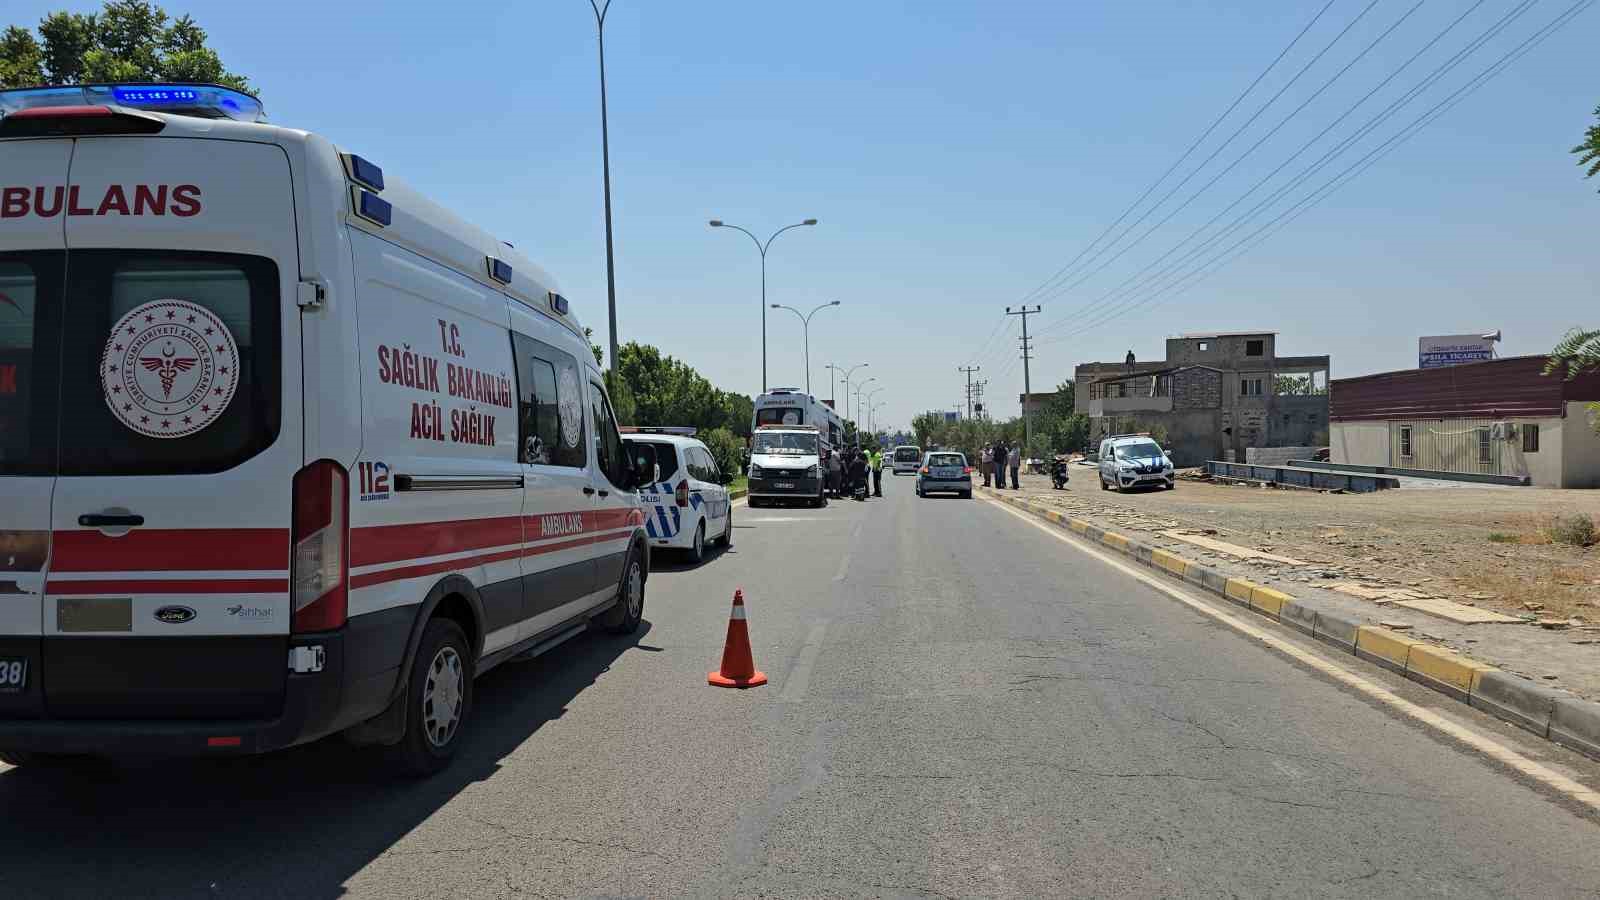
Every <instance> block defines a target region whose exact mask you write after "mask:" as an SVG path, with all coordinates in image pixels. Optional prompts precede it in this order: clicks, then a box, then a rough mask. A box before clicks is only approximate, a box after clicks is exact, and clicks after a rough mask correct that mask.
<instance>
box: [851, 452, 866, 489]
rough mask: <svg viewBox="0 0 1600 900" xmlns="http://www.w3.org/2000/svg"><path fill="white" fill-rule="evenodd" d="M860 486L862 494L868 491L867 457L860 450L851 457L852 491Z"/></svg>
mask: <svg viewBox="0 0 1600 900" xmlns="http://www.w3.org/2000/svg"><path fill="white" fill-rule="evenodd" d="M858 488H859V489H860V490H861V492H862V494H865V493H866V492H867V457H866V454H863V453H861V452H860V451H856V453H855V455H853V456H851V457H850V491H851V492H852V493H854V492H855V491H856V490H857V489H858ZM863 499H865V498H864V497H863Z"/></svg>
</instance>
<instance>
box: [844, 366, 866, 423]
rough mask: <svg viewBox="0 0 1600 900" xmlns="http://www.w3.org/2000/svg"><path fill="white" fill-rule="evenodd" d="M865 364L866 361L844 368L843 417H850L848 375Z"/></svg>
mask: <svg viewBox="0 0 1600 900" xmlns="http://www.w3.org/2000/svg"><path fill="white" fill-rule="evenodd" d="M866 365H867V363H857V364H856V365H853V366H851V367H850V368H848V369H845V370H844V417H845V418H846V419H848V418H850V376H851V375H853V374H855V371H856V370H857V369H859V368H862V367H863V366H866Z"/></svg>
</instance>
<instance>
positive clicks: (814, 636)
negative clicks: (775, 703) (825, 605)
mask: <svg viewBox="0 0 1600 900" xmlns="http://www.w3.org/2000/svg"><path fill="white" fill-rule="evenodd" d="M827 630H828V620H827V619H823V620H822V621H820V622H818V623H817V624H815V625H813V626H811V633H810V634H808V635H806V643H805V646H804V647H801V648H800V657H799V658H798V659H796V660H795V663H794V669H793V670H791V671H790V672H789V679H788V681H786V682H784V685H783V693H782V694H780V695H779V696H778V699H779V700H784V701H788V702H794V701H797V700H804V699H805V698H806V689H807V688H809V687H811V672H812V670H813V669H815V668H816V667H817V656H818V655H819V654H820V653H822V636H823V635H824V634H825V633H826V632H827Z"/></svg>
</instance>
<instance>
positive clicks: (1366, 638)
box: [1356, 625, 1420, 675]
mask: <svg viewBox="0 0 1600 900" xmlns="http://www.w3.org/2000/svg"><path fill="white" fill-rule="evenodd" d="M1418 643H1420V642H1419V641H1414V640H1412V639H1411V638H1408V637H1402V636H1401V635H1400V634H1398V633H1396V632H1393V631H1390V630H1389V629H1387V628H1379V627H1377V626H1376V625H1362V626H1359V627H1357V628H1356V655H1357V656H1359V657H1361V658H1362V659H1365V660H1367V661H1369V662H1375V663H1377V664H1378V665H1380V666H1383V667H1384V668H1385V669H1389V670H1391V671H1394V672H1398V673H1400V674H1401V675H1404V674H1405V673H1406V658H1407V657H1409V656H1410V655H1411V648H1412V647H1414V646H1416V645H1417V644H1418Z"/></svg>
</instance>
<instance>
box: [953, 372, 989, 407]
mask: <svg viewBox="0 0 1600 900" xmlns="http://www.w3.org/2000/svg"><path fill="white" fill-rule="evenodd" d="M982 368H983V366H957V367H956V371H957V372H965V373H966V375H967V418H969V419H970V418H972V373H973V372H977V371H979V370H981V369H982Z"/></svg>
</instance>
